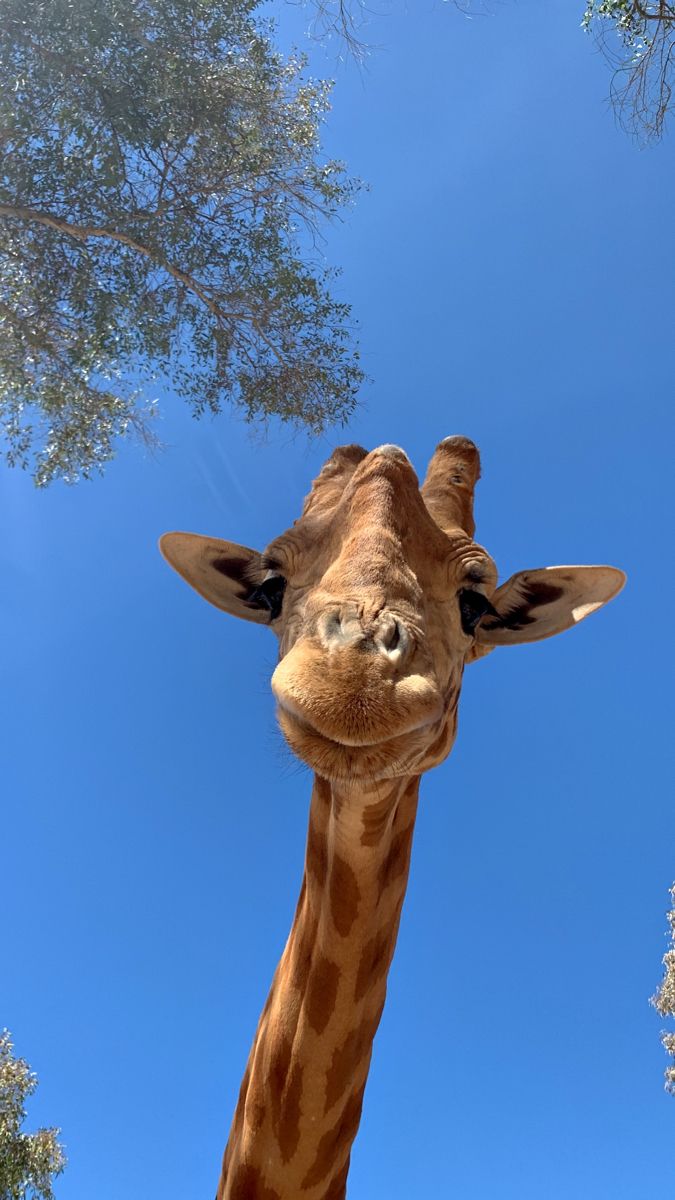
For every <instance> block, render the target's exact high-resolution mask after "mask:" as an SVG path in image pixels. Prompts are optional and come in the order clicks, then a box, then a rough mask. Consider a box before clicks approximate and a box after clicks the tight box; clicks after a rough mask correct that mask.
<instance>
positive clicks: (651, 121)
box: [582, 0, 675, 137]
mask: <svg viewBox="0 0 675 1200" xmlns="http://www.w3.org/2000/svg"><path fill="white" fill-rule="evenodd" d="M582 24H583V26H584V28H585V29H587V30H596V31H597V32H598V33H599V40H600V43H601V45H602V47H603V50H604V51H605V53H606V55H607V57H608V58H609V60H610V62H612V63H613V65H614V66H615V68H616V70H615V75H614V83H613V87H612V98H613V100H614V104H615V107H616V109H617V111H618V113H619V115H620V117H621V119H622V120H623V121H624V122H625V123H626V124H627V125H628V126H629V127H630V128H631V129H632V130H634V131H635V132H637V133H641V134H643V135H646V136H647V137H660V135H661V134H662V132H663V127H664V123H665V120H666V117H667V115H668V112H669V111H670V108H671V98H672V93H673V69H674V66H675V4H668V3H665V2H664V0H587V4H586V11H585V13H584V18H583V22H582ZM609 29H612V30H613V33H614V34H615V35H616V36H615V40H614V44H610V42H609V39H608V36H607V33H608V30H609Z"/></svg>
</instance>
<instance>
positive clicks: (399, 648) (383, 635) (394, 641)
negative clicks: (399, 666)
mask: <svg viewBox="0 0 675 1200" xmlns="http://www.w3.org/2000/svg"><path fill="white" fill-rule="evenodd" d="M375 642H376V644H377V647H378V649H379V650H380V651H381V652H382V653H383V654H386V656H387V658H390V659H392V661H393V662H400V661H401V659H403V658H404V656H405V654H406V652H407V650H408V649H409V646H410V638H409V636H408V633H407V630H406V629H405V626H404V625H402V624H401V622H400V621H397V620H396V618H395V617H391V616H387V617H385V619H384V620H383V621H382V623H381V625H380V627H379V629H378V631H377V634H376V635H375Z"/></svg>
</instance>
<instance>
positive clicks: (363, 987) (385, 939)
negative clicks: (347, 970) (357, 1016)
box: [354, 929, 392, 1004]
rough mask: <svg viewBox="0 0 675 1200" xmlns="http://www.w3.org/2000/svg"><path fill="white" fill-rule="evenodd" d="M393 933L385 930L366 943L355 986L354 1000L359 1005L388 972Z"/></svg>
mask: <svg viewBox="0 0 675 1200" xmlns="http://www.w3.org/2000/svg"><path fill="white" fill-rule="evenodd" d="M391 939H392V932H391V930H390V929H385V930H384V932H383V933H378V934H376V935H375V937H372V938H371V939H370V941H369V942H366V944H365V946H364V947H363V950H362V952H361V958H360V961H359V969H358V971H357V974H356V983H355V985H354V1000H355V1002H356V1003H357V1004H358V1003H359V1001H360V1000H363V997H364V996H365V994H366V992H367V991H368V990H369V989H370V988H371V987H372V986H373V984H375V983H376V982H377V981H378V980H379V979H381V978H382V976H383V975H385V974H386V972H387V967H388V966H389V958H390V953H391Z"/></svg>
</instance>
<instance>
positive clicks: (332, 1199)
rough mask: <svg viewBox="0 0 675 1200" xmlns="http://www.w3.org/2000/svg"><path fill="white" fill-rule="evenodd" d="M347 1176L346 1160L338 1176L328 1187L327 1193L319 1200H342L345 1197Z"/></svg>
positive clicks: (347, 1165) (347, 1166) (347, 1163)
mask: <svg viewBox="0 0 675 1200" xmlns="http://www.w3.org/2000/svg"><path fill="white" fill-rule="evenodd" d="M348 1174H349V1159H347V1161H346V1163H345V1165H344V1167H343V1168H342V1170H341V1171H340V1174H339V1175H336V1176H335V1179H334V1180H333V1182H332V1183H331V1184H329V1186H328V1191H327V1192H324V1194H323V1196H322V1197H321V1200H344V1197H345V1196H346V1195H347V1175H348Z"/></svg>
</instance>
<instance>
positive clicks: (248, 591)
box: [159, 533, 270, 625]
mask: <svg viewBox="0 0 675 1200" xmlns="http://www.w3.org/2000/svg"><path fill="white" fill-rule="evenodd" d="M159 548H160V550H161V552H162V554H163V555H164V558H165V559H166V561H167V562H168V563H169V566H171V567H173V569H174V571H177V572H178V574H179V575H182V576H183V579H185V580H186V582H187V583H189V584H190V586H191V587H193V588H194V589H195V591H196V592H199V594H200V596H203V597H204V599H205V600H208V601H209V603H210V604H215V606H216V608H221V609H222V610H223V612H226V613H230V615H231V616H233V617H242V618H243V619H244V620H245V621H257V622H258V623H259V624H261V625H268V624H269V621H270V607H269V604H267V603H264V602H262V601H261V594H260V590H259V587H260V583H261V582H262V580H263V579H264V576H265V573H266V572H265V568H264V567H263V565H262V559H261V556H260V554H259V553H258V551H257V550H249V549H248V548H247V547H246V546H237V545H236V543H235V542H224V541H222V539H221V538H210V537H202V536H201V535H200V534H198V533H165V534H164V536H163V537H161V538H160V539H159Z"/></svg>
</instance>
